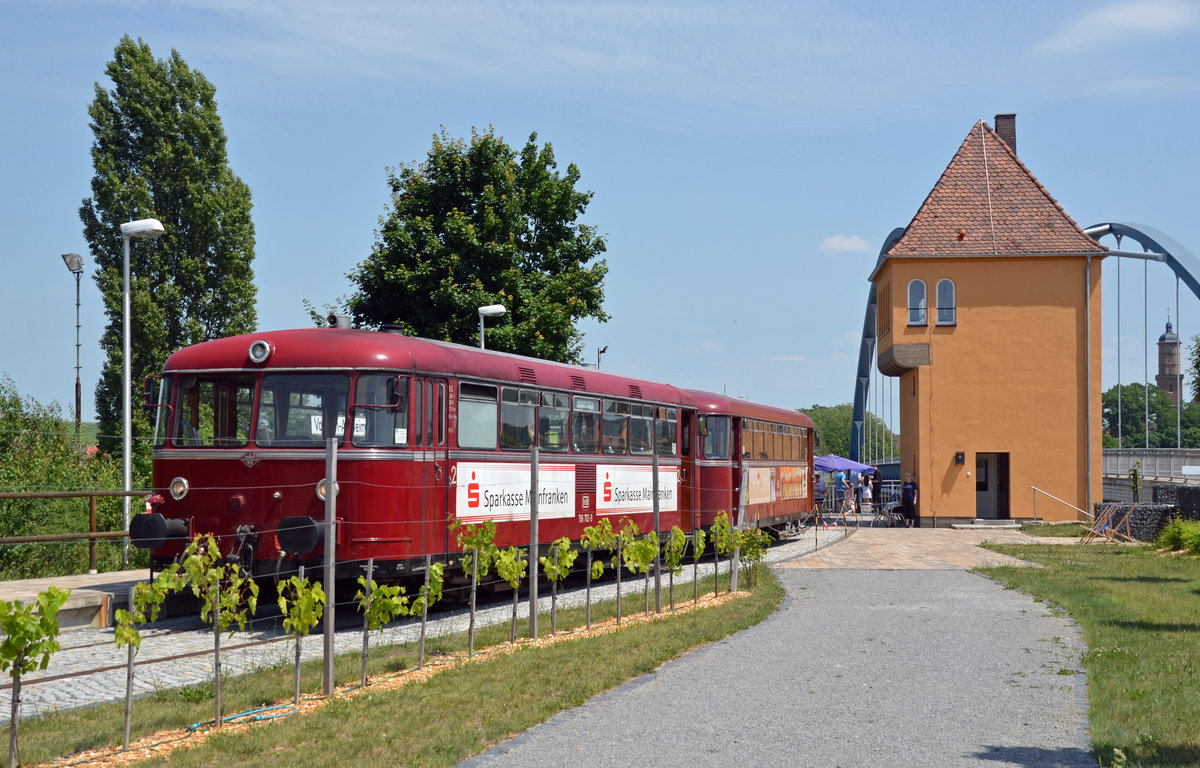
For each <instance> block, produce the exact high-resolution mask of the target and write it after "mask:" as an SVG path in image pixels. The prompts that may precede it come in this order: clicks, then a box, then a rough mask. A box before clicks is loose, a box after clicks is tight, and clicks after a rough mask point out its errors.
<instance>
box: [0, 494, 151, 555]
mask: <svg viewBox="0 0 1200 768" xmlns="http://www.w3.org/2000/svg"><path fill="white" fill-rule="evenodd" d="M151 493H153V491H6V492H4V493H0V501H2V500H4V499H87V500H88V532H87V533H52V534H45V535H39V536H4V537H0V546H2V545H4V544H43V543H53V542H60V541H84V540H86V541H88V542H90V543H89V544H88V573H95V572H96V542H97V541H100V540H106V539H127V538H129V531H97V530H96V499H97V498H98V497H110V496H130V497H133V496H149V495H150V494H151Z"/></svg>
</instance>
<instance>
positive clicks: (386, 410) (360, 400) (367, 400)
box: [350, 373, 408, 448]
mask: <svg viewBox="0 0 1200 768" xmlns="http://www.w3.org/2000/svg"><path fill="white" fill-rule="evenodd" d="M354 404H355V405H356V406H359V407H357V408H355V409H354V429H353V431H352V432H351V433H350V439H351V441H352V442H353V443H354V444H355V445H359V446H362V447H364V448H399V447H402V446H405V445H408V379H406V378H402V377H401V378H397V377H396V376H389V375H387V374H374V373H372V374H366V375H363V376H359V377H358V383H357V384H356V385H355V387H354Z"/></svg>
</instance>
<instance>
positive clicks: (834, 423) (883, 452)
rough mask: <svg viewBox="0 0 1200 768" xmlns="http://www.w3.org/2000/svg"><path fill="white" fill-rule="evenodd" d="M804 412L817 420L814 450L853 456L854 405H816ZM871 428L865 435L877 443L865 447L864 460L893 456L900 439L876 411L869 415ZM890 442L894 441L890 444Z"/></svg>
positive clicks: (866, 438) (867, 429)
mask: <svg viewBox="0 0 1200 768" xmlns="http://www.w3.org/2000/svg"><path fill="white" fill-rule="evenodd" d="M804 413H805V414H806V415H807V416H808V417H809V418H810V419H812V420H813V427H814V428H815V429H816V430H817V437H816V440H815V441H814V453H816V454H818V455H825V454H830V453H832V454H834V455H836V456H849V455H850V425H851V422H852V421H853V420H854V406H853V405H851V404H850V403H842V404H841V405H816V404H814V405H813V406H812V407H811V408H806V409H804ZM866 424H867V428H866V429H865V430H864V432H863V438H864V440H867V441H873V442H874V448H871V446H869V445H868V446H865V447H864V450H863V460H864V461H865V460H866V459H865V457H867V456H891V455H895V454H896V453H897V448H898V446H899V442H898V441H897V439H896V435H895V434H894V433H893V432H892V431H891V430H890V429H888V427H887V425H886V424H885V423H884V421H883V419H881V418H879V417H878V416H876V415H875V414H873V413H868V414H867V415H866ZM889 442H890V443H891V444H890V445H889Z"/></svg>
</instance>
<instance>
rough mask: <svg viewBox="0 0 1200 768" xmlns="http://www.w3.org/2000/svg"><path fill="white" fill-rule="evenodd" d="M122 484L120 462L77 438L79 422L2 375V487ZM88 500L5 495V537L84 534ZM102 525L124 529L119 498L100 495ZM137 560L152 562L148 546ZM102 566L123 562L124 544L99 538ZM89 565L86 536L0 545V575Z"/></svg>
mask: <svg viewBox="0 0 1200 768" xmlns="http://www.w3.org/2000/svg"><path fill="white" fill-rule="evenodd" d="M120 487H121V467H120V464H119V463H118V462H114V461H112V460H111V459H110V458H109V457H107V456H95V457H91V458H89V457H88V455H87V453H86V452H85V451H84V450H83V446H82V445H81V444H80V443H78V442H77V441H76V440H75V425H74V423H72V422H69V421H68V420H66V419H64V418H63V415H62V411H61V410H60V409H59V407H58V404H57V403H51V404H50V405H48V406H44V405H41V404H40V403H38V402H37V401H36V400H34V399H32V398H27V397H22V396H21V394H20V393H19V392H18V391H17V387H16V385H15V384H14V383H13V381H12V379H10V378H8V377H7V376H4V377H0V491H7V492H22V491H27V492H33V491H74V490H93V489H107V490H112V489H117V488H120ZM88 516H89V515H88V500H87V499H85V498H80V499H0V536H34V535H42V534H52V533H83V532H86V531H87V530H88V525H89V521H88ZM96 524H97V525H96V527H97V528H98V529H99V530H102V531H119V530H121V528H122V523H121V500H120V499H117V498H106V499H105V498H101V499H97V500H96ZM138 553H140V554H135V558H137V559H136V560H135V564H134V565H133V566H132V567H137V566H138V565H139V564H140V565H144V564H145V563H146V562H148V559H147V555H146V554H145V553H144V551H142V550H138ZM96 566H97V568H98V569H99V570H102V571H111V570H114V569H117V568H120V567H121V550H120V547H118V546H113V545H112V544H107V543H101V544H99V546H98V547H97V549H96ZM87 569H88V543H87V542H86V541H81V542H76V543H70V544H12V545H9V546H6V547H0V578H3V579H24V578H34V577H42V578H44V577H47V576H66V575H70V574H76V573H83V572H85V571H86V570H87Z"/></svg>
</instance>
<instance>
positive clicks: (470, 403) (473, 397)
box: [458, 382, 496, 449]
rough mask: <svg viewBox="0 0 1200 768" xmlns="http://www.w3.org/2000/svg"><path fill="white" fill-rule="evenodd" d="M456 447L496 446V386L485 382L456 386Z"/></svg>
mask: <svg viewBox="0 0 1200 768" xmlns="http://www.w3.org/2000/svg"><path fill="white" fill-rule="evenodd" d="M458 447H459V448H489V449H491V448H495V447H496V388H495V387H494V386H489V385H486V384H468V383H466V382H464V383H462V384H460V385H459V386H458Z"/></svg>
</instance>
